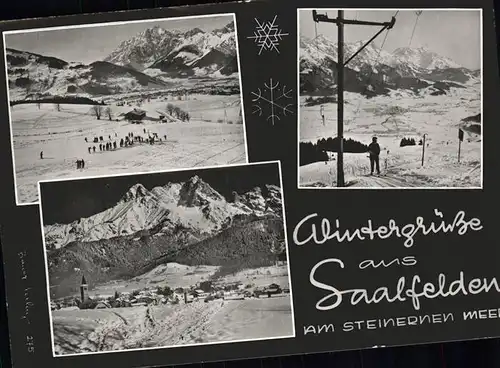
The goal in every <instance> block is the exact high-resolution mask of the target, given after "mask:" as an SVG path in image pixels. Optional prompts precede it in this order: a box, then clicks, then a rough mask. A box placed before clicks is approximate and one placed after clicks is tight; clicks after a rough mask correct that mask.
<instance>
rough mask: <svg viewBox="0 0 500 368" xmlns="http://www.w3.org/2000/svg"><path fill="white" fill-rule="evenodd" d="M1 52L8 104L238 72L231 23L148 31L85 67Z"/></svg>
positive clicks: (23, 53) (140, 88) (136, 88)
mask: <svg viewBox="0 0 500 368" xmlns="http://www.w3.org/2000/svg"><path fill="white" fill-rule="evenodd" d="M6 53H7V55H6V56H7V68H8V78H9V93H10V97H11V99H12V100H13V101H17V100H24V99H33V98H41V97H48V96H68V95H75V94H78V96H79V97H92V96H102V95H111V94H118V93H124V92H133V91H143V90H146V89H147V90H151V89H155V88H165V87H169V86H171V84H172V80H171V78H182V77H189V76H194V75H196V76H204V77H215V78H219V77H221V76H229V75H232V74H234V73H237V72H238V63H237V55H236V36H235V32H234V23H233V22H231V23H229V24H227V25H226V26H225V27H223V28H221V29H216V30H213V31H211V32H205V31H203V30H201V29H199V28H194V29H191V30H189V31H186V32H181V31H178V30H165V29H163V28H161V27H159V26H155V27H152V28H148V29H146V30H144V31H142V32H141V33H139V34H137V35H136V36H134V37H132V38H130V39H128V40H125V41H123V42H121V43H120V44H119V45H118V47H117V48H116V49H115V50H114V51H113V52H111V54H110V55H108V56H107V57H106V58H105V59H104V60H97V61H95V62H92V63H90V64H88V65H86V64H83V63H77V62H67V61H65V60H61V59H58V58H55V57H51V56H46V55H39V54H35V53H30V52H26V51H20V50H15V49H11V48H7V50H6Z"/></svg>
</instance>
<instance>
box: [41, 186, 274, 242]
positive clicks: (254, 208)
mask: <svg viewBox="0 0 500 368" xmlns="http://www.w3.org/2000/svg"><path fill="white" fill-rule="evenodd" d="M236 197H237V198H236ZM281 203H282V202H281V190H280V188H279V187H277V186H274V185H266V186H264V187H263V188H260V187H256V188H254V189H253V190H251V191H249V192H247V193H243V194H241V195H239V194H235V200H234V201H228V200H226V198H225V197H224V196H223V195H221V194H220V193H219V192H217V191H216V190H215V189H213V188H212V187H211V186H210V185H209V184H207V183H206V182H204V181H203V180H202V179H201V178H199V177H198V176H193V177H192V178H190V179H189V180H187V181H186V182H184V183H168V184H167V185H165V186H160V187H155V188H153V189H152V190H148V189H146V188H145V187H144V186H143V185H142V184H139V183H138V184H135V185H134V186H132V187H131V188H130V189H129V190H128V191H127V192H126V193H125V194H124V195H123V196H122V197H121V199H120V200H119V201H118V203H117V204H116V205H115V206H113V207H111V208H109V209H107V210H105V211H103V212H100V213H97V214H95V215H93V216H91V217H88V218H82V219H80V220H78V221H74V222H72V223H70V224H54V225H46V226H45V227H44V232H45V240H46V245H47V248H49V249H50V248H60V247H62V246H64V245H66V244H69V243H71V242H74V241H79V242H90V241H97V240H100V239H110V238H114V237H119V236H127V235H132V234H135V233H137V232H139V231H142V230H152V229H155V232H156V233H157V234H158V235H162V234H169V233H171V232H172V231H174V230H175V229H176V227H178V226H181V227H182V228H185V229H191V230H192V231H193V232H194V233H196V234H214V233H217V232H218V231H219V230H221V229H222V228H224V227H227V224H228V223H231V221H232V219H233V218H234V217H236V216H245V215H254V216H258V217H259V216H264V215H267V214H274V215H277V216H278V217H281V216H282V207H281V206H282V204H281Z"/></svg>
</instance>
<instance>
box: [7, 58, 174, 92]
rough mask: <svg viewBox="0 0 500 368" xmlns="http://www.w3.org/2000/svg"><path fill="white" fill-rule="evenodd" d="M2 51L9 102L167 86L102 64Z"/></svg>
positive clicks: (100, 62) (131, 70) (147, 77)
mask: <svg viewBox="0 0 500 368" xmlns="http://www.w3.org/2000/svg"><path fill="white" fill-rule="evenodd" d="M6 52H7V68H8V78H9V93H10V97H11V99H12V100H13V101H15V100H21V99H30V98H34V97H44V96H66V95H71V94H76V93H77V94H78V95H79V96H82V95H85V94H87V95H91V96H93V95H109V94H115V93H121V92H128V91H133V90H143V89H146V88H147V89H149V90H150V89H152V88H162V87H163V88H164V87H165V86H167V85H168V84H167V83H165V82H164V81H162V80H160V79H157V78H154V77H150V76H148V75H146V74H143V73H141V72H139V71H137V70H135V69H132V68H127V67H123V66H119V65H115V64H112V63H109V62H106V61H96V62H93V63H91V64H89V65H85V64H81V63H69V62H66V61H64V60H61V59H57V58H54V57H50V56H44V55H39V54H34V53H30V52H26V51H19V50H14V49H7V50H6Z"/></svg>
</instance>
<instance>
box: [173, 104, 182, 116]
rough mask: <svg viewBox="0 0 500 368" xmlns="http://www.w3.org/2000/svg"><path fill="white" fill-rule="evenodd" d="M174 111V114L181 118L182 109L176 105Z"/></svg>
mask: <svg viewBox="0 0 500 368" xmlns="http://www.w3.org/2000/svg"><path fill="white" fill-rule="evenodd" d="M173 112H174V115H175V117H176V118H177V119H179V118H180V117H181V112H182V110H181V109H180V108H179V107H178V106H175V107H174V111H173Z"/></svg>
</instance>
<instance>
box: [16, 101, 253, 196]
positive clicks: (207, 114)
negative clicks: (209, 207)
mask: <svg viewBox="0 0 500 368" xmlns="http://www.w3.org/2000/svg"><path fill="white" fill-rule="evenodd" d="M168 103H172V104H173V105H175V106H179V107H180V108H181V109H184V110H185V111H187V112H189V113H190V115H191V119H190V121H189V122H186V123H182V122H173V123H160V122H159V115H160V114H161V113H162V112H164V111H165V110H166V106H167V104H168ZM105 107H106V106H104V108H105ZM134 107H137V106H127V105H125V106H116V105H114V104H111V105H110V108H111V110H112V115H113V116H112V118H113V120H112V121H110V120H108V118H107V117H105V116H103V117H101V120H97V119H96V118H95V117H94V116H92V114H91V113H90V110H91V106H90V105H71V104H64V105H61V109H60V111H57V109H56V108H55V106H54V105H53V104H41V105H40V108H38V107H37V105H36V104H21V105H15V106H13V107H12V108H11V119H12V134H13V147H14V159H15V175H16V187H17V200H18V203H23V204H26V203H32V202H36V201H37V200H38V193H37V182H38V181H39V180H52V179H63V178H64V179H69V178H79V177H89V176H100V175H110V174H124V173H133V172H144V171H155V170H168V169H181V168H191V167H202V166H216V165H224V164H233V163H244V162H246V147H245V132H244V125H243V124H236V122H237V121H238V117H239V112H240V96H239V95H232V96H217V95H192V96H190V97H189V99H188V100H185V101H184V100H183V101H177V100H171V101H163V100H160V99H152V100H151V101H150V102H144V103H143V104H142V105H141V106H140V109H142V110H145V111H146V113H147V116H146V118H145V119H144V120H143V124H131V123H129V122H127V121H125V120H123V117H122V116H121V114H122V113H126V112H129V111H131V110H132V109H133V108H134ZM116 119H118V121H115V120H116ZM144 129H145V130H146V132H150V133H151V134H153V133H157V134H158V137H159V138H163V137H164V136H165V135H166V136H167V140H166V141H165V140H163V141H162V142H156V143H155V144H154V145H149V144H145V143H143V144H135V145H133V146H131V147H126V148H117V149H116V150H111V151H103V152H99V149H98V148H99V147H98V145H99V144H94V143H91V142H92V140H93V138H94V137H95V136H103V137H104V138H105V140H104V141H105V142H108V141H110V140H109V138H108V137H109V136H111V142H113V141H117V143H119V141H120V139H121V138H124V137H125V136H126V135H127V134H128V133H133V134H134V135H135V136H138V135H142V136H145V137H147V135H148V133H144ZM85 138H87V139H88V142H89V143H86V142H85ZM96 145H97V150H96V152H95V153H91V154H89V152H88V148H89V147H93V146H96ZM41 151H43V159H40V152H41ZM78 159H84V160H85V169H83V170H77V169H76V163H75V162H76V160H78Z"/></svg>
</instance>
